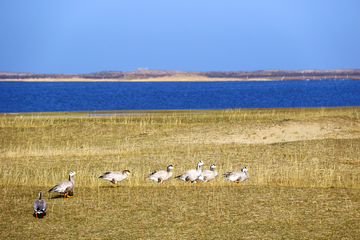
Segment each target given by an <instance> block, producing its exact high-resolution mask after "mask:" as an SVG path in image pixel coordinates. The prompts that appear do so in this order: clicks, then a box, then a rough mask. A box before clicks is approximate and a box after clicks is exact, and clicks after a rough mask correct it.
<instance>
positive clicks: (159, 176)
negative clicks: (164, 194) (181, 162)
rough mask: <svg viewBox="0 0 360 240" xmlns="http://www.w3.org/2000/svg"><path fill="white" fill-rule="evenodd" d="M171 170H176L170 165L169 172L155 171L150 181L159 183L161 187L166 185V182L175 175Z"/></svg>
mask: <svg viewBox="0 0 360 240" xmlns="http://www.w3.org/2000/svg"><path fill="white" fill-rule="evenodd" d="M171 169H175V168H174V167H173V165H169V166H168V167H167V170H160V171H154V172H153V173H151V174H150V175H149V176H148V179H150V180H154V181H157V182H159V183H160V186H161V185H164V181H166V180H168V179H169V178H171V176H172V175H173V173H172V172H171Z"/></svg>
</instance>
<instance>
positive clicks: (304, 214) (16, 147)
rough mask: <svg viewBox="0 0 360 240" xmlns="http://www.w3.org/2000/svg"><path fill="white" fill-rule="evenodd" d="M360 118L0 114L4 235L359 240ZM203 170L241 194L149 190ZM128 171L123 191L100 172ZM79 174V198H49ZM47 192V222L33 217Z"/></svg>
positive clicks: (257, 113) (281, 112)
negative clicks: (158, 177) (238, 179)
mask: <svg viewBox="0 0 360 240" xmlns="http://www.w3.org/2000/svg"><path fill="white" fill-rule="evenodd" d="M359 150H360V108H358V107H349V108H298V109H247V110H245V109H233V110H211V111H210V110H208V111H205V110H203V111H202V110H196V111H163V112H154V114H143V115H127V114H124V115H120V114H118V115H88V114H86V113H68V114H65V113H42V114H40V113H39V114H17V115H11V114H10V115H9V114H7V115H5V114H2V115H0V159H1V165H0V169H1V176H0V185H1V196H0V201H1V203H0V216H1V221H0V237H1V239H7V238H46V239H56V238H60V239H69V238H86V239H113V238H127V239H179V238H183V239H200V238H203V239H219V238H225V237H226V238H235V239H236V238H242V239H263V238H268V239H269V238H274V239H280V238H292V239H305V238H311V239H314V238H326V239H329V238H336V239H338V238H345V239H356V238H358V236H359V235H360V230H359V229H360V223H359V221H358V220H359V217H360V202H359V199H360V174H359V173H360V151H359ZM199 160H203V161H204V163H205V165H204V168H206V169H207V168H208V167H209V166H210V165H211V164H212V163H216V164H217V165H218V166H219V169H218V172H219V173H220V174H219V175H221V174H222V173H225V172H226V171H233V170H240V169H241V167H243V166H247V167H248V168H249V169H250V172H249V174H250V179H249V180H247V181H246V182H244V183H242V184H240V186H234V184H233V183H231V182H227V181H222V179H223V178H222V176H218V177H217V178H216V179H215V180H214V183H215V186H214V187H212V186H206V187H204V186H203V185H202V184H199V186H198V187H195V186H190V187H186V186H185V185H186V184H185V183H184V182H182V181H177V180H175V179H173V178H172V179H170V180H169V181H167V182H165V186H163V187H160V186H159V184H158V183H156V182H154V181H150V180H146V179H145V178H146V176H147V175H148V174H149V173H151V172H152V171H153V170H159V169H165V168H166V166H167V165H169V164H173V165H174V166H175V168H176V169H175V170H173V171H174V176H176V175H177V174H180V173H182V172H184V171H185V170H187V169H190V168H194V167H195V166H196V163H197V162H198V161H199ZM124 169H129V170H130V171H131V172H132V173H133V176H131V177H129V178H128V179H127V180H125V181H124V182H121V183H118V186H119V188H117V189H115V188H113V187H112V186H111V184H110V183H109V182H108V181H104V180H101V179H99V178H98V177H99V176H100V175H101V173H103V172H105V171H112V170H124ZM72 170H74V171H76V172H77V173H78V174H77V175H76V176H75V184H76V185H75V189H74V197H73V198H71V199H68V200H63V199H62V198H59V197H58V195H57V194H49V193H47V190H49V189H50V188H51V187H53V186H54V185H55V184H56V183H58V182H59V181H62V180H65V179H67V178H68V174H69V172H70V171H72ZM39 190H42V191H43V192H44V198H45V200H46V202H47V204H48V210H47V215H46V216H45V217H44V218H43V219H40V220H36V219H35V217H33V215H32V214H33V210H32V204H33V202H34V201H35V200H36V198H37V194H38V191H39Z"/></svg>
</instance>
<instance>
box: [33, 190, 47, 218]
mask: <svg viewBox="0 0 360 240" xmlns="http://www.w3.org/2000/svg"><path fill="white" fill-rule="evenodd" d="M42 196H43V193H42V191H39V199H38V200H36V201H35V202H34V211H35V216H36V219H39V218H38V215H40V217H41V218H42V217H43V216H44V213H45V210H46V202H45V200H44V199H42Z"/></svg>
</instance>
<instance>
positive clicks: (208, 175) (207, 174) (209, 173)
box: [199, 164, 218, 185]
mask: <svg viewBox="0 0 360 240" xmlns="http://www.w3.org/2000/svg"><path fill="white" fill-rule="evenodd" d="M215 168H217V166H216V165H215V164H211V166H210V170H204V171H202V173H201V175H200V177H199V180H201V181H204V185H205V184H206V183H207V182H208V183H210V182H209V181H210V180H212V179H214V178H215V177H216V176H217V175H218V172H217V171H216V170H215ZM210 184H212V183H210ZM212 185H213V184H212Z"/></svg>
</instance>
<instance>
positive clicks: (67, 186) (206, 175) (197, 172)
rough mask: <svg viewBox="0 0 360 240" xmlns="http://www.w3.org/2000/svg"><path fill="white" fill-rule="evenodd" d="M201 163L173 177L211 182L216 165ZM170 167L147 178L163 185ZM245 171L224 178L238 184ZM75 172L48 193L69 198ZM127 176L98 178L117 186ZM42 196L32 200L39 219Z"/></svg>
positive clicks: (125, 173)
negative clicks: (207, 167) (204, 167)
mask: <svg viewBox="0 0 360 240" xmlns="http://www.w3.org/2000/svg"><path fill="white" fill-rule="evenodd" d="M203 164H204V163H203V161H199V162H198V164H197V167H196V169H191V170H188V171H186V172H184V173H183V174H181V175H179V176H176V177H175V178H176V179H178V180H182V181H184V182H186V186H188V185H189V183H195V184H196V185H197V183H196V181H197V180H201V181H203V182H204V185H205V184H206V183H209V184H212V183H210V181H211V180H212V179H214V178H215V177H216V176H217V175H218V173H217V171H216V170H215V169H216V168H217V166H216V165H215V164H212V165H211V166H210V170H204V171H202V170H201V166H202V165H203ZM171 169H175V168H174V167H173V165H169V166H168V167H167V169H166V170H160V171H154V172H153V173H151V174H149V176H148V177H147V178H148V179H150V180H154V181H157V182H159V183H160V185H163V184H164V181H166V180H168V179H169V178H171V176H172V175H173V173H172V172H171ZM247 172H248V169H247V167H243V168H242V169H241V171H235V172H227V173H225V174H224V176H225V179H224V180H229V181H232V182H234V183H235V184H236V185H239V183H240V182H243V181H245V180H246V179H248V178H249V174H248V173H247ZM75 174H76V172H74V171H71V172H70V174H69V180H68V181H61V182H59V183H58V184H56V185H55V186H54V187H53V188H51V189H50V190H49V193H51V192H59V193H63V194H64V199H67V198H71V197H72V196H69V195H68V193H69V192H71V191H72V190H73V188H74V186H75V181H74V178H73V176H74V175H75ZM128 176H131V173H130V171H129V170H124V171H122V172H121V171H114V172H105V173H103V174H102V175H101V176H100V177H99V178H101V179H105V180H109V181H110V182H111V183H112V184H113V186H114V187H115V188H117V185H116V183H117V182H121V181H123V180H125V179H126V178H127V177H128ZM212 185H213V184H212ZM42 196H43V193H42V191H39V199H38V200H36V201H35V202H34V211H35V213H34V214H35V216H36V219H39V217H43V216H44V214H45V211H46V202H45V200H44V199H42Z"/></svg>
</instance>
